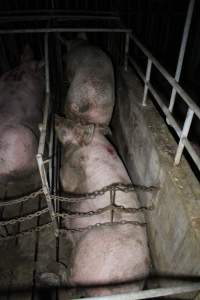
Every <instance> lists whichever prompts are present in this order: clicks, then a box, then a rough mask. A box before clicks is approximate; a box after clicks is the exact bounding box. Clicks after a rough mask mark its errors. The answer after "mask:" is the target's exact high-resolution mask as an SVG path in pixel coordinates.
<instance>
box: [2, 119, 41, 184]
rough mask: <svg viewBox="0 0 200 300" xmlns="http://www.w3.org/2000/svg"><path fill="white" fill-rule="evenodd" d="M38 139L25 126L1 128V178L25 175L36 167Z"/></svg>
mask: <svg viewBox="0 0 200 300" xmlns="http://www.w3.org/2000/svg"><path fill="white" fill-rule="evenodd" d="M36 153H37V140H36V137H35V136H34V134H33V132H32V131H31V130H29V129H28V128H25V127H23V126H20V125H18V126H9V125H7V126H5V127H3V126H2V127H1V129H0V180H3V179H4V178H6V179H7V180H9V177H10V178H14V177H15V176H16V177H18V176H20V177H23V175H24V176H26V175H27V174H28V173H30V172H31V170H32V169H35V167H36V157H35V155H36Z"/></svg>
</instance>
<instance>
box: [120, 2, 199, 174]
mask: <svg viewBox="0 0 200 300" xmlns="http://www.w3.org/2000/svg"><path fill="white" fill-rule="evenodd" d="M194 3H195V0H191V1H190V4H189V7H188V13H187V17H186V22H185V27H184V31H183V38H182V43H181V47H180V52H179V59H178V64H177V69H176V74H175V77H173V76H172V75H170V73H169V72H168V71H167V70H166V69H165V68H164V67H163V66H162V65H161V64H160V63H159V62H158V60H157V59H156V58H155V57H154V56H153V55H152V54H151V53H150V52H149V51H148V50H147V49H146V48H145V47H144V45H142V43H141V42H140V41H139V40H138V39H137V37H136V36H135V35H134V34H130V35H129V34H128V33H127V41H126V47H125V49H126V51H125V69H127V52H128V45H129V43H130V42H131V41H132V42H134V44H135V45H136V46H137V47H138V48H139V49H140V50H141V51H142V53H143V54H144V55H145V56H146V57H147V58H148V60H147V67H146V74H143V72H142V71H141V69H140V67H139V65H138V64H137V62H136V61H135V60H134V59H133V58H132V57H131V56H128V61H129V62H130V64H131V65H132V66H133V67H134V68H135V70H136V71H137V73H138V75H139V76H140V77H141V79H142V80H143V81H144V94H143V100H142V105H143V106H146V105H147V103H146V100H147V93H148V91H150V92H151V94H152V95H153V97H154V98H155V100H156V101H157V103H158V105H159V106H160V108H161V110H162V111H163V113H164V114H165V116H166V119H167V123H168V124H169V125H170V126H172V127H173V129H174V130H175V132H176V133H177V135H178V137H179V144H178V147H177V151H176V155H175V158H174V164H175V165H178V164H179V163H180V160H181V156H182V153H183V150H184V147H185V148H186V149H187V151H188V153H189V154H190V156H191V157H192V159H193V161H194V163H195V164H196V166H197V168H198V169H199V170H200V157H199V156H198V154H197V153H196V151H195V150H194V148H193V146H192V144H191V142H190V141H189V139H188V133H189V130H190V127H191V124H192V120H193V117H194V115H196V116H197V117H198V119H199V120H200V108H199V106H198V105H197V104H196V103H195V102H194V101H193V100H192V98H191V97H190V96H189V95H188V94H187V93H186V92H185V91H184V89H183V88H182V87H181V86H180V85H179V83H178V82H179V79H180V74H181V69H182V64H183V58H184V53H185V49H186V44H187V39H188V34H189V29H190V24H191V18H192V13H193V8H194ZM152 65H154V67H156V69H157V70H158V71H159V72H160V73H161V74H162V75H163V76H164V78H165V79H166V80H167V81H168V82H169V84H170V85H171V87H172V93H171V98H170V103H169V107H167V106H166V105H165V103H164V102H163V100H162V98H161V97H160V95H159V94H158V92H157V91H156V89H155V88H154V87H153V85H152V84H151V82H150V77H151V70H152ZM176 94H178V95H179V96H180V97H181V98H182V99H183V100H184V102H185V103H186V104H187V106H188V110H187V115H186V118H185V121H184V125H183V127H182V128H180V126H179V125H178V123H177V121H176V119H175V118H174V116H173V115H172V112H173V108H174V103H175V96H176Z"/></svg>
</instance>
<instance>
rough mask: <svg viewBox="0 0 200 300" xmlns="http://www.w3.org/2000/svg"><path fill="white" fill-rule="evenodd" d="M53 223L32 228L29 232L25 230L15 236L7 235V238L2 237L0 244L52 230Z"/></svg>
mask: <svg viewBox="0 0 200 300" xmlns="http://www.w3.org/2000/svg"><path fill="white" fill-rule="evenodd" d="M52 225H53V223H52V222H49V223H47V224H44V225H40V226H37V227H35V228H32V229H29V230H25V231H22V232H19V233H17V234H15V235H7V236H5V237H0V242H1V241H2V242H4V241H8V240H11V239H14V238H21V237H24V236H26V235H29V234H31V233H35V232H40V231H42V230H45V229H47V228H50V227H52Z"/></svg>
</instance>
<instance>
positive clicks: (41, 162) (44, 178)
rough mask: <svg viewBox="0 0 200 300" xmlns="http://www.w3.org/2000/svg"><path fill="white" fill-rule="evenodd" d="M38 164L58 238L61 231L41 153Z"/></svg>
mask: <svg viewBox="0 0 200 300" xmlns="http://www.w3.org/2000/svg"><path fill="white" fill-rule="evenodd" d="M37 163H38V168H39V172H40V177H41V180H42V189H43V192H44V195H45V198H46V200H47V206H48V210H49V214H50V217H51V220H52V223H53V227H54V232H55V236H58V235H59V229H58V224H57V220H56V214H55V210H54V207H53V204H52V200H51V197H50V192H49V185H48V181H47V176H46V171H45V167H44V163H43V159H42V155H41V154H39V153H38V154H37Z"/></svg>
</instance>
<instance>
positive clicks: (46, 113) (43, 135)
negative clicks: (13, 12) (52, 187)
mask: <svg viewBox="0 0 200 300" xmlns="http://www.w3.org/2000/svg"><path fill="white" fill-rule="evenodd" d="M44 49H45V81H46V85H45V105H44V116H43V123H42V124H41V128H40V131H41V134H40V141H39V147H38V154H37V162H38V167H39V172H40V176H41V180H42V188H43V192H44V194H45V197H46V200H47V206H48V209H49V213H50V216H51V219H52V222H53V226H54V231H55V235H56V236H58V233H59V231H58V224H57V220H56V215H55V210H54V207H53V204H52V200H51V197H50V191H49V184H48V180H47V174H46V170H45V166H44V161H43V154H44V147H45V140H46V133H47V122H48V116H49V102H50V86H49V52H48V34H47V33H46V34H45V36H44Z"/></svg>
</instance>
